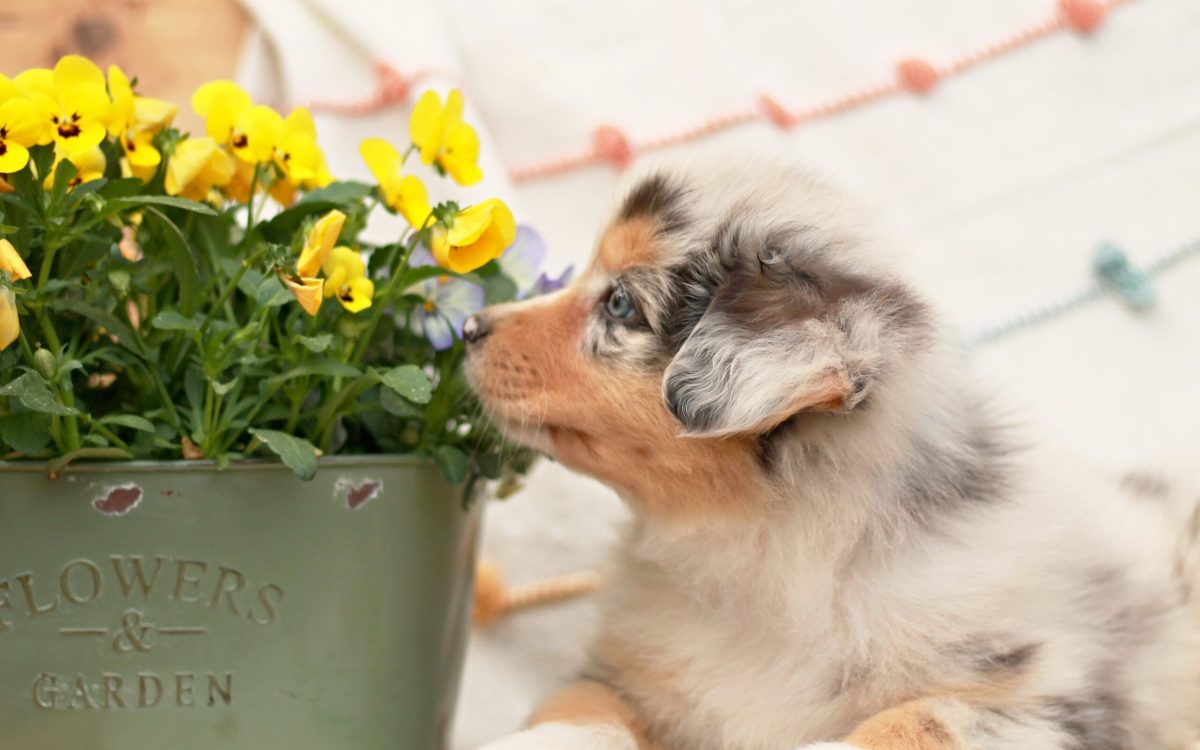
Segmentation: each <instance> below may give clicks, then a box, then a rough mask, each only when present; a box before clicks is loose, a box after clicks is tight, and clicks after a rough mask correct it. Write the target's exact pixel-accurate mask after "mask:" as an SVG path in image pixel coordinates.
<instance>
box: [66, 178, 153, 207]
mask: <svg viewBox="0 0 1200 750" xmlns="http://www.w3.org/2000/svg"><path fill="white" fill-rule="evenodd" d="M90 184H92V183H90V182H89V183H88V185H90ZM80 187H87V185H80ZM141 189H142V181H141V180H139V179H138V178H136V177H125V178H123V179H120V180H109V181H108V182H107V183H105V184H104V185H103V186H101V187H100V189H99V190H97V191H96V192H97V194H98V195H101V196H103V197H104V198H106V199H108V200H109V201H112V200H113V199H118V198H127V197H129V196H131V195H136V194H137V192H138V191H139V190H141ZM108 205H109V206H111V205H112V203H111V202H110V203H109V204H108Z"/></svg>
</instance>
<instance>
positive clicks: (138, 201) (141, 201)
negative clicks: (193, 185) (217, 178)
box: [108, 195, 217, 216]
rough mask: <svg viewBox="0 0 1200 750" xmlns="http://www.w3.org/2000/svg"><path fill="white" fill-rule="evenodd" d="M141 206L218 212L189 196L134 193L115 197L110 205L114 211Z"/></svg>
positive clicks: (202, 214)
mask: <svg viewBox="0 0 1200 750" xmlns="http://www.w3.org/2000/svg"><path fill="white" fill-rule="evenodd" d="M139 206H170V207H171V208H182V209H183V210H184V211H191V212H192V213H196V214H200V215H201V216H216V215H217V212H216V211H215V210H214V209H213V207H212V206H210V205H208V204H207V203H197V202H196V201H190V200H188V199H187V198H175V197H173V196H170V195H133V196H130V197H128V198H113V199H112V200H110V201H109V202H108V207H109V208H110V209H112V210H113V211H127V210H129V209H131V208H137V207H139Z"/></svg>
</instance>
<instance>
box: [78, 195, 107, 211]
mask: <svg viewBox="0 0 1200 750" xmlns="http://www.w3.org/2000/svg"><path fill="white" fill-rule="evenodd" d="M83 202H84V203H85V204H87V207H88V208H90V209H92V211H95V212H96V213H103V212H104V197H103V196H100V195H97V194H96V193H94V192H93V193H88V194H87V195H85V196H83Z"/></svg>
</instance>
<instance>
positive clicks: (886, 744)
mask: <svg viewBox="0 0 1200 750" xmlns="http://www.w3.org/2000/svg"><path fill="white" fill-rule="evenodd" d="M846 742H847V743H849V744H851V745H854V746H856V747H861V748H864V750H964V745H963V744H962V743H961V742H959V741H958V740H957V739H956V738H955V737H954V735H953V734H951V733H950V730H949V729H947V728H946V725H945V724H943V723H942V722H941V721H940V720H939V719H938V718H937V717H936V716H934V715H933V712H932V711H931V707H930V706H929V701H927V700H918V701H913V702H912V703H906V704H904V705H902V706H898V707H896V708H892V709H889V710H887V711H884V712H883V713H881V714H878V715H877V716H874V717H872V718H870V719H868V720H867V721H865V722H863V723H862V724H860V725H859V727H858V728H857V729H855V730H854V732H853V733H852V734H851V735H850V736H849V737H847V738H846Z"/></svg>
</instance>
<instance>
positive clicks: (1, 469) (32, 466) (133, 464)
mask: <svg viewBox="0 0 1200 750" xmlns="http://www.w3.org/2000/svg"><path fill="white" fill-rule="evenodd" d="M318 465H319V466H320V467H321V468H322V469H324V468H327V467H328V468H338V467H355V466H395V467H410V466H411V467H425V466H428V467H433V461H431V460H429V459H428V458H424V457H421V456H416V455H413V454H411V453H368V454H360V455H351V456H325V457H322V458H321V459H320V461H319V464H318ZM214 470H217V463H216V461H96V462H84V461H80V462H79V463H72V464H70V465H69V466H67V467H65V468H64V469H63V470H62V473H63V474H84V473H87V474H131V473H132V474H145V473H156V474H157V473H163V472H166V473H172V474H182V473H191V472H210V471H214ZM48 471H49V464H48V463H46V462H44V461H0V473H5V472H15V473H30V474H46V473H47V472H48ZM220 471H226V472H228V471H288V472H290V471H291V469H289V468H288V467H287V466H285V465H284V464H283V462H282V461H275V460H272V459H269V458H255V459H246V460H243V461H234V462H231V463H230V464H229V465H228V466H226V467H225V468H224V469H221V470H220Z"/></svg>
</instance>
